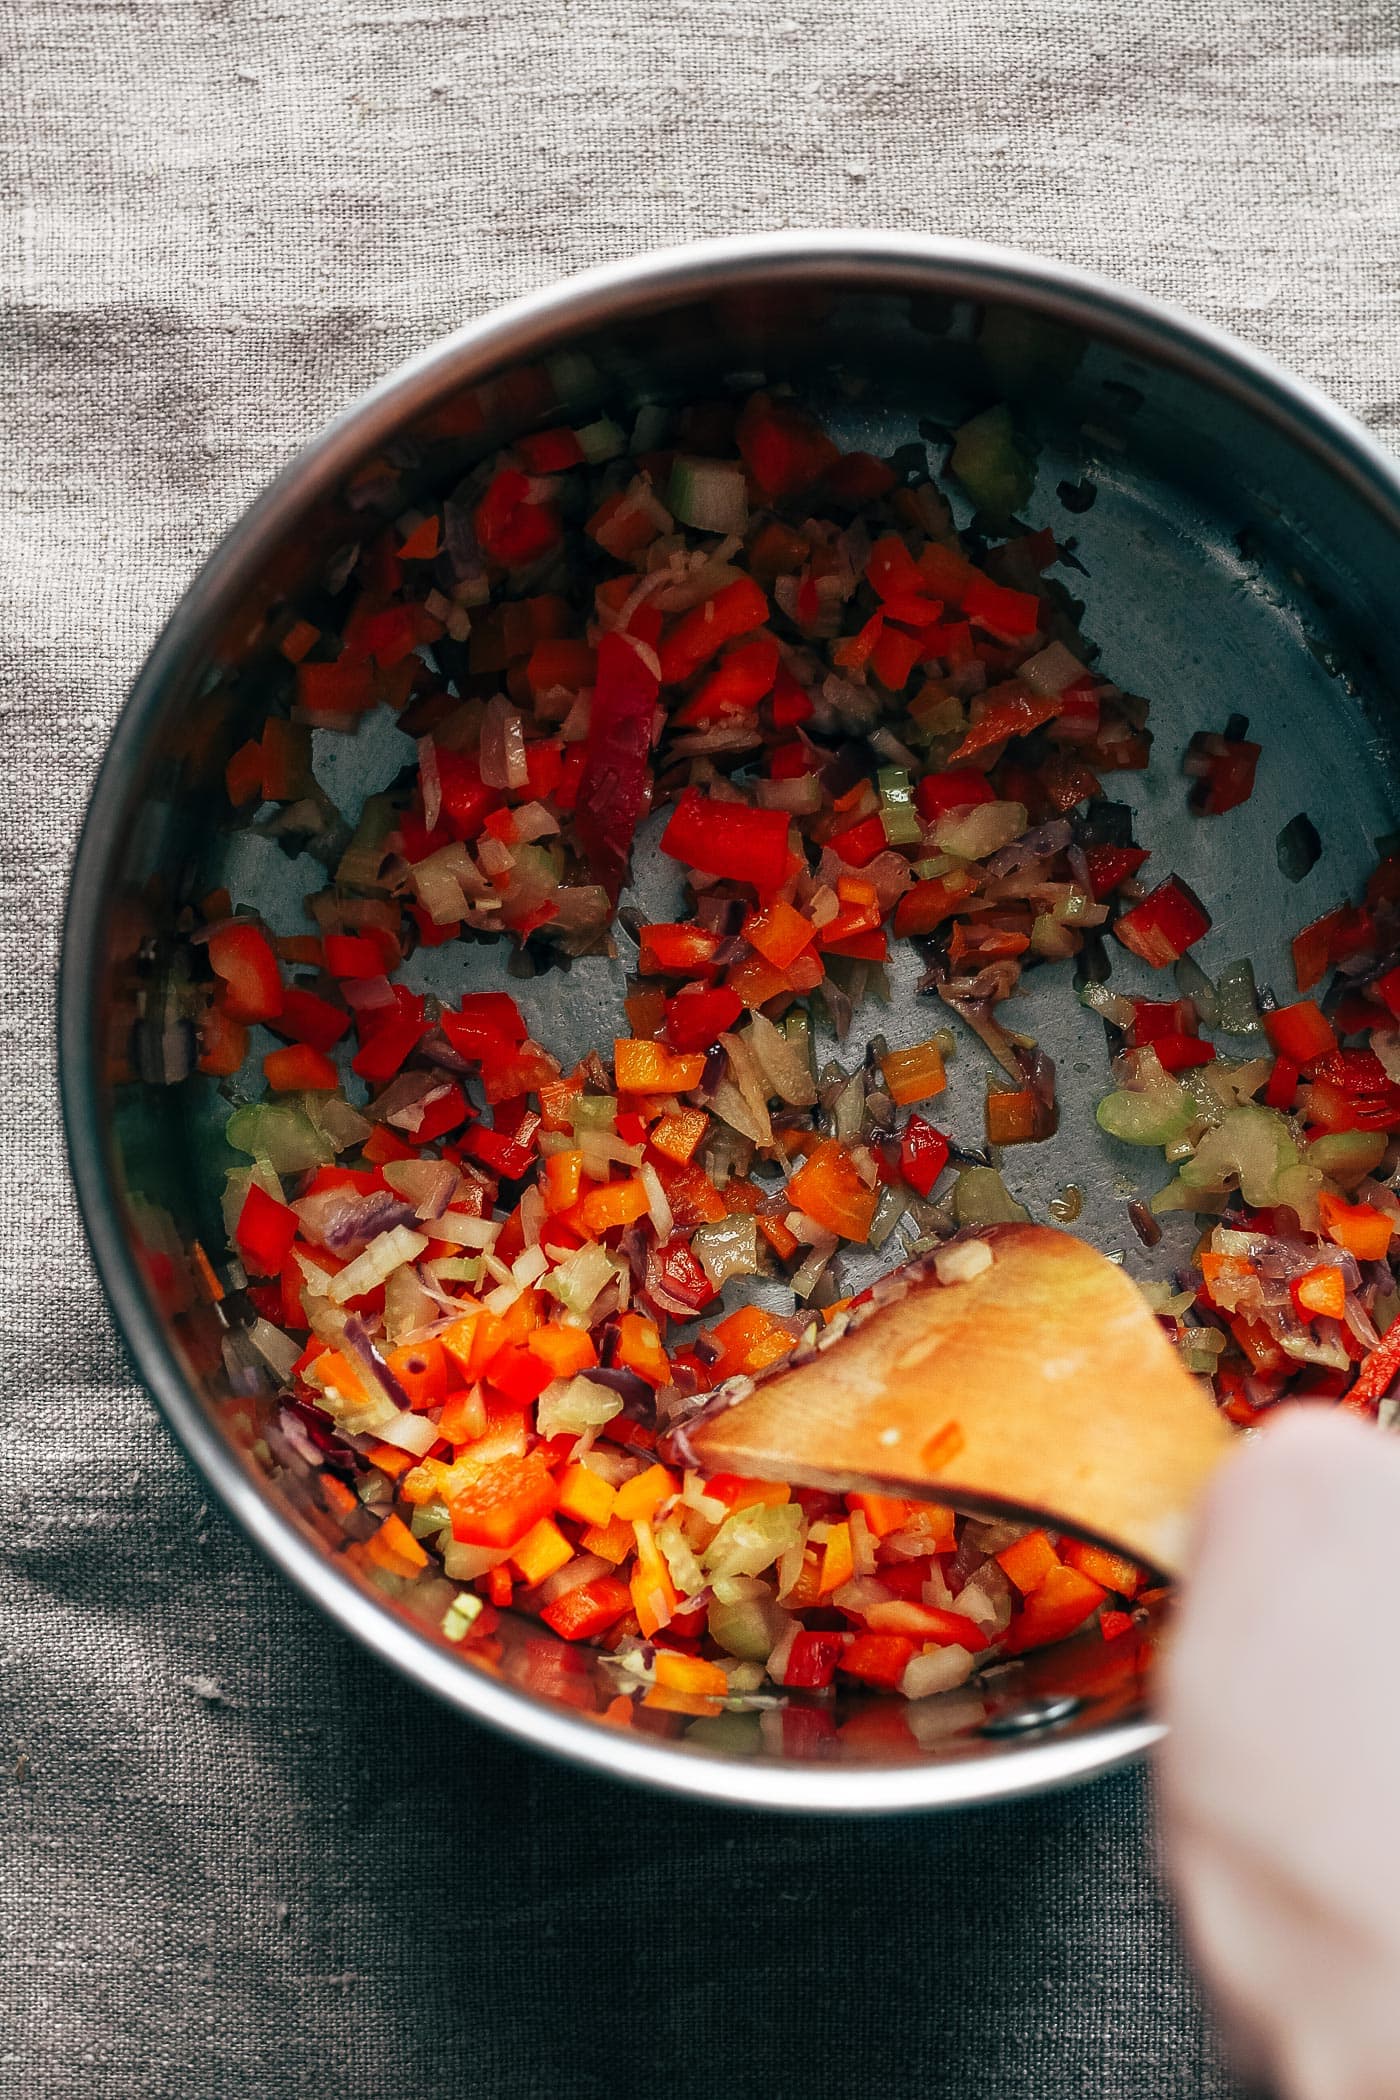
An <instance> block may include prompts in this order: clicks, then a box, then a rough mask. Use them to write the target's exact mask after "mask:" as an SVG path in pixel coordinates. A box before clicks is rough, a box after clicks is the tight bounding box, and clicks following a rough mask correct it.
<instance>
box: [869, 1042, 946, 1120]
mask: <svg viewBox="0 0 1400 2100" xmlns="http://www.w3.org/2000/svg"><path fill="white" fill-rule="evenodd" d="M880 1070H881V1072H882V1073H883V1074H884V1080H885V1089H886V1092H887V1093H888V1094H889V1097H890V1099H891V1100H892V1101H893V1102H894V1103H895V1105H896V1107H898V1108H907V1107H908V1106H909V1105H910V1103H911V1102H914V1101H928V1100H931V1099H932V1098H933V1096H934V1095H935V1094H941V1093H942V1092H943V1089H944V1088H945V1087H946V1086H947V1084H948V1076H947V1074H946V1072H945V1071H944V1069H943V1053H942V1051H941V1050H940V1049H939V1047H938V1045H937V1043H935V1042H927V1043H915V1044H914V1045H913V1047H912V1048H911V1049H908V1050H890V1051H888V1052H887V1053H886V1054H885V1056H884V1057H882V1058H881V1059H880Z"/></svg>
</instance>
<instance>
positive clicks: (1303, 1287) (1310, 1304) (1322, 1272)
mask: <svg viewBox="0 0 1400 2100" xmlns="http://www.w3.org/2000/svg"><path fill="white" fill-rule="evenodd" d="M1293 1303H1294V1304H1295V1305H1296V1306H1297V1308H1298V1310H1299V1312H1300V1313H1301V1314H1302V1315H1303V1318H1304V1319H1305V1320H1316V1319H1327V1320H1341V1319H1344V1318H1345V1317H1346V1309H1347V1287H1346V1284H1345V1282H1344V1281H1343V1279H1342V1272H1341V1270H1340V1269H1338V1268H1334V1267H1333V1266H1332V1265H1331V1264H1330V1263H1327V1262H1322V1263H1319V1265H1318V1267H1317V1268H1315V1269H1309V1270H1308V1272H1307V1274H1306V1275H1304V1276H1300V1277H1298V1279H1297V1281H1296V1282H1295V1283H1294V1285H1293Z"/></svg>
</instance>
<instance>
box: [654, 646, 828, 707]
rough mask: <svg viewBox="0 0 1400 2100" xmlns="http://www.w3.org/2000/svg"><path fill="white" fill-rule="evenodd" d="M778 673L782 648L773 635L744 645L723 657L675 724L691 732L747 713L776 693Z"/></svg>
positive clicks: (687, 703)
mask: <svg viewBox="0 0 1400 2100" xmlns="http://www.w3.org/2000/svg"><path fill="white" fill-rule="evenodd" d="M777 673H778V645H777V643H776V642H775V641H774V639H773V637H772V635H771V634H760V635H755V636H754V638H753V640H752V641H747V642H740V643H739V644H738V645H737V646H736V647H735V648H733V649H731V650H730V651H729V653H728V655H726V656H722V657H721V658H720V660H719V662H718V663H717V664H716V665H715V667H714V669H713V670H712V671H711V673H710V675H709V677H708V678H707V679H706V680H705V682H704V684H703V685H702V686H701V688H700V690H699V692H698V693H696V694H695V696H694V698H693V699H690V700H687V701H686V703H685V705H684V707H682V708H679V709H678V710H677V712H676V713H675V714H674V715H673V716H672V718H671V720H672V723H673V724H674V726H676V727H677V728H681V729H688V728H691V727H693V726H695V725H696V724H700V723H705V722H718V721H720V720H721V719H722V718H723V717H724V716H725V715H735V714H745V713H747V712H748V711H749V710H750V709H752V708H755V707H757V706H758V704H759V702H760V701H761V700H762V699H764V698H765V697H766V696H767V694H768V693H769V692H770V691H771V690H772V686H773V681H774V679H775V678H776V676H777ZM797 690H798V692H799V693H800V692H801V691H802V688H801V687H800V686H798V688H797ZM804 697H805V695H804ZM808 711H809V712H810V707H809V710H808Z"/></svg>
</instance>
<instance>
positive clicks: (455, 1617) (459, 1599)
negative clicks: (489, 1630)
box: [442, 1590, 482, 1641]
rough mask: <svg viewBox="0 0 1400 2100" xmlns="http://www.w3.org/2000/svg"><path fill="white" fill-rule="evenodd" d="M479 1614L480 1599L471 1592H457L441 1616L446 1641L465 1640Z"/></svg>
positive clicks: (480, 1607) (480, 1608)
mask: <svg viewBox="0 0 1400 2100" xmlns="http://www.w3.org/2000/svg"><path fill="white" fill-rule="evenodd" d="M481 1612H482V1599H481V1598H480V1597H478V1596H476V1595H475V1594H474V1593H473V1592H472V1591H471V1590H459V1591H458V1592H457V1595H456V1596H455V1597H454V1598H453V1600H452V1602H451V1603H450V1604H449V1605H448V1607H447V1610H446V1611H445V1612H444V1613H443V1615H442V1630H443V1632H444V1634H445V1635H446V1636H447V1638H448V1640H449V1641H461V1640H465V1639H466V1637H467V1635H468V1633H470V1631H471V1629H472V1627H473V1626H474V1625H475V1624H476V1622H477V1620H478V1619H479V1618H480V1617H481Z"/></svg>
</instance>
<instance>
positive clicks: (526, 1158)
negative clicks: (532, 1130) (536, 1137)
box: [462, 1123, 535, 1181]
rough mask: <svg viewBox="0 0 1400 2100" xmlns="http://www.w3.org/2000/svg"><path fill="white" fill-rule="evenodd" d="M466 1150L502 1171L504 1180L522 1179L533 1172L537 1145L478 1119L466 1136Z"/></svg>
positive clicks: (492, 1169) (490, 1167)
mask: <svg viewBox="0 0 1400 2100" xmlns="http://www.w3.org/2000/svg"><path fill="white" fill-rule="evenodd" d="M462 1150H463V1152H465V1153H466V1155H467V1157H468V1158H469V1159H474V1160H476V1162H477V1163H478V1165H479V1166H483V1167H485V1168H486V1169H487V1170H488V1171H489V1172H490V1173H492V1174H499V1175H500V1176H501V1178H502V1180H504V1181H519V1180H521V1179H522V1178H523V1177H524V1176H525V1175H526V1174H528V1173H529V1171H530V1168H531V1166H532V1165H533V1164H534V1159H535V1148H534V1146H533V1145H531V1144H525V1143H522V1142H521V1141H520V1139H518V1138H515V1137H510V1136H507V1135H506V1133H505V1132H504V1131H501V1130H490V1129H488V1128H487V1126H486V1125H485V1124H484V1123H474V1124H473V1125H472V1127H471V1129H470V1130H469V1131H468V1132H467V1134H466V1136H465V1137H464V1138H463V1139H462Z"/></svg>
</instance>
